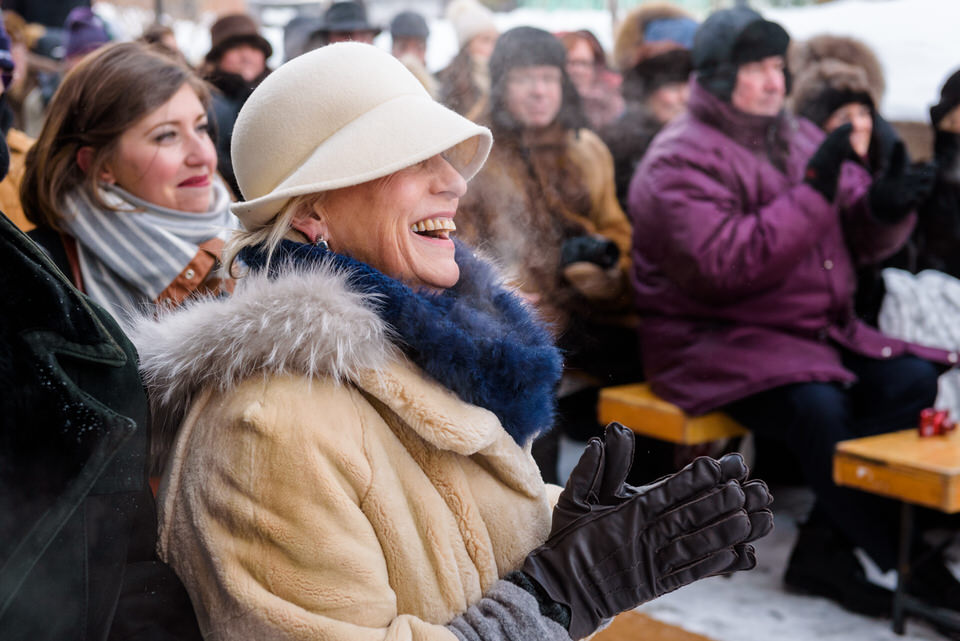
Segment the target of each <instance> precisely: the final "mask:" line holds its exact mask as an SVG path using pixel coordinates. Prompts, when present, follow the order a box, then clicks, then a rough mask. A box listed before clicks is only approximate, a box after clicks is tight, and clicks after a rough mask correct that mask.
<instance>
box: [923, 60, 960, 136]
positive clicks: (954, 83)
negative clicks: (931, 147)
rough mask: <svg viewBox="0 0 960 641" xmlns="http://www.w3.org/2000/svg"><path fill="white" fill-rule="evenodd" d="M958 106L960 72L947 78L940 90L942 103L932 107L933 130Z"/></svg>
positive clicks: (959, 100) (959, 98) (959, 99)
mask: <svg viewBox="0 0 960 641" xmlns="http://www.w3.org/2000/svg"><path fill="white" fill-rule="evenodd" d="M957 105H960V70H958V71H955V72H953V74H952V75H951V76H950V77H949V78H947V81H946V82H945V83H943V88H942V89H941V90H940V102H938V103H937V104H935V105H934V106H932V107H930V122H931V123H933V128H934V129H936V128H937V127H938V126H939V125H940V121H941V120H943V118H944V116H946V115H947V114H948V113H950V112H951V111H953V109H954V108H955V107H956V106H957Z"/></svg>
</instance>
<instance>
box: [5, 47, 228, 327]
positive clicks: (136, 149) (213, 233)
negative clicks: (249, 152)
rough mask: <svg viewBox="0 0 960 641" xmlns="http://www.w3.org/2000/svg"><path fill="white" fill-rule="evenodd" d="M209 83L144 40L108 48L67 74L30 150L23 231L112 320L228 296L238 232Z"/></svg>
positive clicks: (23, 188)
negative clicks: (231, 247)
mask: <svg viewBox="0 0 960 641" xmlns="http://www.w3.org/2000/svg"><path fill="white" fill-rule="evenodd" d="M209 101H210V96H209V92H208V89H207V86H206V84H205V83H203V81H201V80H200V79H199V78H197V77H196V76H195V75H194V74H193V73H192V71H190V69H188V68H185V67H182V66H180V65H179V64H177V63H176V62H175V61H174V60H173V59H171V58H170V57H169V56H167V55H165V54H163V53H160V52H158V51H156V50H154V49H151V48H149V47H148V46H147V45H143V44H141V43H136V42H125V43H118V44H115V45H110V46H108V47H105V48H103V49H102V50H101V51H98V52H96V53H95V54H93V55H91V56H90V57H89V58H88V59H85V60H84V61H82V62H81V63H80V64H79V65H77V67H75V68H74V70H73V71H72V72H71V73H69V74H67V76H66V77H65V78H64V81H63V84H62V85H61V87H60V90H59V91H58V92H57V94H56V96H55V97H54V100H53V102H52V103H51V105H50V116H49V118H48V120H47V123H46V125H44V128H43V131H42V132H41V134H40V137H39V138H38V139H37V142H36V144H35V145H34V146H33V147H32V148H31V149H30V152H29V153H28V154H27V161H26V172H25V174H24V177H23V184H22V185H21V197H22V201H23V208H24V211H25V212H26V215H27V217H28V218H29V219H30V221H31V222H33V223H34V224H35V225H37V229H35V230H33V231H32V232H30V235H31V238H33V239H34V240H35V241H36V242H37V243H38V244H39V245H41V246H42V247H43V248H44V249H45V250H46V251H47V253H48V254H49V255H50V256H51V258H52V259H53V260H54V262H55V263H56V264H57V265H58V266H59V267H60V268H61V270H63V273H64V274H67V275H69V276H70V278H71V280H72V282H73V283H74V285H75V286H76V287H77V288H78V289H80V290H81V291H83V292H85V293H87V294H88V295H89V296H90V297H91V298H92V299H93V300H95V301H96V302H97V303H99V304H100V305H102V306H103V307H104V308H106V309H107V310H108V311H110V312H111V313H112V314H114V316H116V317H118V318H125V317H127V316H129V315H130V314H131V313H132V312H144V311H147V312H149V311H151V308H152V306H154V305H160V306H164V307H171V306H176V305H179V304H180V303H181V302H183V301H184V300H185V299H186V298H188V297H189V296H191V295H194V294H219V293H222V292H224V291H229V290H230V289H231V287H232V283H231V281H224V280H222V279H221V275H220V270H219V257H220V252H221V250H222V248H223V239H224V238H225V237H226V236H227V235H228V234H229V233H230V231H231V230H232V229H234V228H235V227H236V223H235V219H234V218H233V216H232V215H231V214H230V210H229V204H230V198H229V194H228V193H227V189H226V187H225V186H224V185H223V184H222V183H221V182H220V181H219V180H218V178H217V176H216V167H217V156H216V150H215V149H214V146H213V142H212V141H211V140H210V137H209V135H208V131H207V127H208V123H207V108H208V104H209Z"/></svg>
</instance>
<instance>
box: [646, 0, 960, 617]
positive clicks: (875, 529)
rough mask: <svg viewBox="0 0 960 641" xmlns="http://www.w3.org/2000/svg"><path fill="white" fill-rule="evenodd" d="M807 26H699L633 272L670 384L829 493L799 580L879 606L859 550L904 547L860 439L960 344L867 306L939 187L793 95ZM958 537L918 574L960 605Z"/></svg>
mask: <svg viewBox="0 0 960 641" xmlns="http://www.w3.org/2000/svg"><path fill="white" fill-rule="evenodd" d="M788 44H789V36H788V35H787V33H786V32H785V31H784V30H783V28H781V27H780V26H779V25H777V24H776V23H773V22H770V21H767V20H764V19H763V18H762V16H761V15H760V14H758V13H757V12H755V11H753V10H751V9H748V8H736V9H728V10H723V11H718V12H716V13H714V14H712V15H711V16H710V17H708V18H707V20H706V21H705V22H704V23H703V24H702V25H701V26H700V27H699V29H698V30H697V33H696V36H695V38H694V45H693V49H692V58H693V66H694V70H695V77H694V82H693V83H692V84H691V90H690V101H689V103H688V109H687V112H686V113H685V114H684V115H681V116H679V117H678V118H675V119H674V120H672V121H671V122H670V123H669V124H668V125H667V126H666V127H665V128H664V129H663V130H662V131H661V132H660V134H658V135H657V137H656V138H655V139H654V141H653V143H652V144H651V145H650V148H649V149H648V150H647V153H646V155H645V156H644V159H643V161H641V164H640V166H639V167H638V168H637V172H636V174H635V176H634V178H633V181H632V183H631V185H630V191H629V197H628V200H629V213H630V216H631V220H632V222H633V273H632V277H633V284H634V290H635V295H636V300H637V304H638V306H639V308H640V312H641V314H642V315H643V321H642V323H641V325H640V328H641V331H640V334H641V345H642V351H643V363H644V369H645V371H646V374H647V379H648V380H649V381H650V385H651V387H652V389H653V391H654V392H655V393H656V394H657V395H658V396H660V397H662V398H663V399H665V400H667V401H669V402H671V403H674V404H676V405H678V406H680V407H681V408H682V409H683V410H684V411H686V412H688V413H690V414H692V415H699V414H703V413H705V412H709V411H712V410H721V411H724V412H726V413H728V414H729V415H730V416H732V417H733V418H734V419H735V420H737V421H738V422H739V423H740V424H742V425H744V426H745V427H747V428H748V429H750V430H751V431H753V432H754V433H758V434H763V435H765V436H766V437H768V438H772V439H779V440H781V441H784V442H785V443H786V445H787V447H788V448H789V450H790V451H791V452H793V453H795V456H796V457H797V459H798V463H799V465H800V468H801V470H802V472H803V474H804V478H805V480H806V482H807V483H808V484H809V485H810V486H811V487H812V489H813V491H814V493H815V496H816V503H815V506H814V508H813V511H812V513H811V515H810V518H809V520H808V521H807V522H806V523H804V524H803V525H802V526H801V527H800V528H799V535H798V537H797V541H796V544H795V546H794V548H793V551H792V553H791V556H790V560H789V562H788V565H787V570H786V574H785V576H784V580H785V582H786V584H787V585H788V586H791V587H793V588H795V589H799V590H804V591H807V592H810V593H814V594H818V595H821V596H824V597H826V598H829V599H833V600H835V601H837V602H838V603H840V604H841V605H843V606H844V607H847V608H849V609H852V610H855V611H858V612H862V613H867V614H870V615H874V616H885V615H889V614H890V607H891V593H890V592H889V591H887V590H883V589H882V588H880V587H878V586H876V585H874V584H872V583H870V582H869V581H868V580H867V578H866V574H865V572H864V570H863V568H862V566H861V565H860V563H859V561H858V559H857V557H856V555H855V554H854V549H855V548H857V547H859V548H862V549H863V550H864V551H866V552H867V554H868V555H869V556H870V557H871V558H872V559H873V561H874V562H875V563H876V564H877V565H878V566H879V567H880V568H881V569H882V570H887V569H889V568H891V567H893V566H894V565H895V563H896V551H897V539H896V532H897V515H898V512H897V509H896V505H894V504H893V503H892V502H890V501H888V500H885V499H881V498H878V497H875V496H871V495H868V494H865V493H862V492H856V491H854V490H850V489H845V488H840V487H838V486H836V485H835V484H834V483H833V480H832V473H831V472H832V461H833V451H834V446H835V445H836V443H837V442H838V441H840V440H844V439H850V438H855V437H858V436H866V435H870V434H877V433H881V432H889V431H893V430H897V429H904V428H908V427H912V426H914V425H916V421H917V417H918V415H919V412H920V410H922V409H923V408H926V407H929V406H930V405H931V404H932V403H933V400H934V397H935V396H936V391H937V378H938V376H939V374H940V373H941V372H942V371H943V370H944V369H945V368H946V367H949V366H950V365H951V364H952V363H954V362H956V360H957V354H956V353H950V352H947V351H945V350H937V349H932V348H925V347H922V346H919V345H915V344H911V343H905V342H903V341H900V340H897V339H894V338H891V337H888V336H885V335H883V334H881V333H880V332H879V331H877V330H875V329H873V328H871V327H870V326H868V325H866V324H865V323H863V322H862V321H860V320H858V319H857V318H856V316H855V315H854V312H853V294H854V290H855V288H856V280H855V276H854V274H855V272H854V268H855V266H856V265H858V264H863V263H866V262H870V261H876V260H879V259H882V258H884V257H885V256H887V255H889V254H891V253H893V252H894V251H896V250H897V249H899V247H900V246H901V245H902V244H903V243H904V242H905V241H906V239H907V237H908V236H909V234H910V231H911V230H912V228H913V225H914V221H915V214H914V213H913V210H914V209H915V208H916V207H917V205H918V204H919V203H920V202H922V200H923V197H924V195H925V194H924V193H923V188H922V186H918V185H916V184H914V183H913V182H912V180H911V179H910V178H909V177H908V176H907V174H906V173H905V169H904V168H903V167H900V168H899V171H897V170H896V169H893V168H894V167H896V163H893V164H891V165H888V166H889V167H891V169H890V170H888V171H886V172H883V173H881V174H880V175H879V176H878V177H876V178H872V177H871V175H870V174H869V173H868V172H867V171H866V170H865V169H864V168H863V167H862V166H861V165H860V164H859V158H858V156H856V154H855V153H854V152H853V150H852V148H851V146H850V133H851V127H850V126H849V125H848V126H845V127H840V128H839V129H837V130H835V131H834V132H833V133H832V134H830V135H829V136H826V137H825V134H824V133H823V132H822V131H821V130H820V129H819V128H817V127H816V126H814V125H813V124H812V123H810V122H809V121H807V120H805V119H802V118H800V119H795V118H793V117H792V116H791V115H790V114H789V113H787V112H785V111H784V109H783V105H784V102H785V97H786V86H787V77H786V73H785V70H786V61H785V55H786V51H787V46H788ZM958 587H960V585H958V583H957V581H956V580H955V579H953V578H952V575H950V573H949V570H948V569H947V568H946V565H945V564H944V560H943V558H942V556H941V555H940V554H931V555H930V557H929V558H928V559H927V561H926V562H925V563H923V564H918V565H916V567H915V568H914V570H913V571H912V572H911V575H910V580H909V581H908V585H907V589H908V590H909V591H910V592H911V593H912V594H914V595H915V596H918V597H919V598H921V599H924V600H926V601H929V602H930V603H933V604H938V605H948V606H949V607H951V608H953V609H957V607H958V606H960V599H958V598H957V597H960V590H958V589H957V588H958Z"/></svg>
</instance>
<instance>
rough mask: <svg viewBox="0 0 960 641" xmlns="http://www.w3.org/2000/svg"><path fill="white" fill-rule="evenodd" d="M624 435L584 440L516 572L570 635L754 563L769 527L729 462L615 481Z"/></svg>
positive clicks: (629, 438) (617, 430)
mask: <svg viewBox="0 0 960 641" xmlns="http://www.w3.org/2000/svg"><path fill="white" fill-rule="evenodd" d="M633 447H634V445H633V433H632V432H631V431H630V430H628V429H627V428H625V427H623V426H622V425H619V424H618V423H611V424H610V425H609V426H607V430H606V433H605V434H604V440H603V441H600V440H599V439H596V438H594V439H591V440H590V442H589V443H588V444H587V448H586V451H585V452H584V454H583V456H582V457H581V458H580V461H579V462H578V463H577V466H576V467H575V468H574V470H573V472H572V474H571V475H570V479H569V481H568V482H567V485H566V487H565V488H564V490H563V493H562V494H561V495H560V499H559V501H558V502H557V506H556V508H555V509H554V513H553V525H552V528H551V531H550V536H549V537H548V539H547V541H546V543H544V545H543V546H541V547H539V548H537V549H536V550H534V551H533V552H531V553H530V555H529V556H528V557H527V558H526V560H525V561H524V564H523V567H522V571H523V572H524V573H525V574H526V575H528V576H529V577H530V578H532V579H533V580H534V581H536V582H537V583H538V584H539V585H540V587H542V588H543V590H544V592H545V593H546V594H547V595H548V596H549V597H550V598H551V599H552V600H553V601H555V602H557V603H561V604H563V605H564V606H566V607H567V608H569V610H570V629H569V632H570V636H571V637H572V638H574V639H580V638H583V637H585V636H587V635H589V634H591V633H592V632H594V631H595V630H596V629H597V627H599V625H600V624H601V622H602V621H603V620H604V619H606V618H609V617H612V616H614V615H616V614H618V613H620V612H623V611H624V610H628V609H630V608H633V607H636V606H637V605H639V604H641V603H644V602H646V601H649V600H650V599H653V598H655V597H658V596H660V595H662V594H665V593H667V592H670V591H672V590H675V589H677V588H679V587H681V586H684V585H687V584H688V583H691V582H693V581H696V580H697V579H700V578H703V577H707V576H711V575H715V574H725V573H729V572H734V571H737V570H747V569H750V568H753V567H754V566H755V565H756V556H755V554H754V550H753V547H752V546H751V545H749V543H750V542H751V541H753V540H756V539H758V538H760V537H761V536H763V535H765V534H767V533H768V532H769V531H770V530H771V528H772V527H773V515H772V513H771V512H770V509H769V505H770V502H771V501H772V497H771V496H770V493H769V491H768V490H767V486H766V484H764V483H763V482H762V481H746V477H747V472H748V470H747V467H746V465H744V463H743V459H741V458H740V456H739V455H738V454H732V455H727V456H725V457H723V458H722V459H720V460H719V461H717V460H714V459H711V458H707V457H701V458H698V459H696V460H695V461H694V462H693V463H691V464H690V465H688V466H686V467H685V468H683V469H682V470H680V471H679V472H677V473H676V474H671V475H669V476H666V477H663V478H662V479H659V480H657V481H654V482H653V483H650V484H648V485H644V486H641V487H634V486H631V485H628V484H626V483H625V482H624V479H625V478H626V475H627V472H628V471H629V470H630V466H631V464H632V461H633Z"/></svg>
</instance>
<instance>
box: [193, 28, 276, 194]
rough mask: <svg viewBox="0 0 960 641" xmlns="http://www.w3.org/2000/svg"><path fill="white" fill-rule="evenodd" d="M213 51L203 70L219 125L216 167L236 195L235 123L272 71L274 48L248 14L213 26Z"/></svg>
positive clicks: (203, 76) (217, 127) (217, 124)
mask: <svg viewBox="0 0 960 641" xmlns="http://www.w3.org/2000/svg"><path fill="white" fill-rule="evenodd" d="M210 42H211V44H210V51H208V52H207V55H206V56H205V58H204V64H203V66H202V67H201V69H200V75H201V77H202V78H203V79H204V80H206V81H207V82H209V83H210V84H211V85H213V87H214V89H215V90H216V91H214V92H213V119H214V121H215V122H214V123H213V124H214V125H215V126H216V136H215V139H216V146H217V167H218V168H219V171H220V175H221V176H223V179H224V180H226V181H227V185H228V186H229V187H230V190H231V191H232V192H233V195H234V196H239V192H238V191H237V179H236V177H234V175H233V160H232V159H231V157H230V140H231V137H232V135H233V123H234V122H235V121H236V120H237V114H238V113H240V108H241V107H243V103H244V102H246V100H247V98H248V97H249V96H250V93H251V92H252V91H253V90H254V89H255V88H256V86H257V85H259V84H260V83H261V82H262V81H263V79H264V78H266V77H267V75H268V74H269V73H270V68H269V67H268V66H267V59H268V58H269V57H270V56H271V55H273V47H272V46H271V45H270V43H269V42H267V39H266V38H264V37H263V36H262V35H260V30H259V28H258V27H257V23H256V22H254V20H253V18H251V17H250V16H248V15H247V14H245V13H235V14H230V15H226V16H222V17H221V18H219V19H218V20H217V21H216V22H214V23H213V25H212V26H211V27H210Z"/></svg>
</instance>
